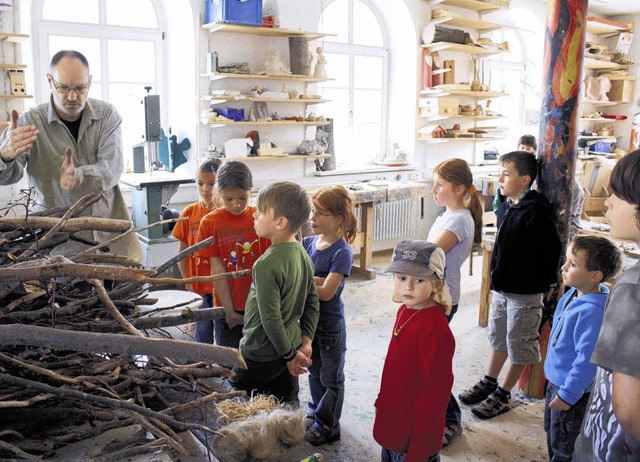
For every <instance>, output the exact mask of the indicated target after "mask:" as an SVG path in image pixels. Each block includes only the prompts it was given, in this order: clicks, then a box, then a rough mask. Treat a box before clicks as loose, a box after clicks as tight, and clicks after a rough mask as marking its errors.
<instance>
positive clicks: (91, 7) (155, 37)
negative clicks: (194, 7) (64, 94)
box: [32, 0, 166, 164]
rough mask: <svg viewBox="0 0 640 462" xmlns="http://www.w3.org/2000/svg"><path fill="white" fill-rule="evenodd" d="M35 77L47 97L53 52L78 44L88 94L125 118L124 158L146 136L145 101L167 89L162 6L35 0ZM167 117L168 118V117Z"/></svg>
mask: <svg viewBox="0 0 640 462" xmlns="http://www.w3.org/2000/svg"><path fill="white" fill-rule="evenodd" d="M32 12H33V14H32V20H33V21H34V24H37V27H35V28H34V43H37V44H38V49H37V51H36V52H35V55H36V56H35V59H34V63H35V71H36V74H35V81H36V88H37V89H38V101H46V100H47V99H48V97H49V88H48V86H47V84H46V79H45V75H46V73H47V72H48V70H49V62H50V60H51V57H52V56H53V55H54V54H55V53H56V52H57V51H59V50H62V49H73V50H77V51H80V52H81V53H83V54H84V55H85V56H86V57H87V60H88V61H89V65H90V71H91V75H92V76H93V79H92V84H91V89H90V91H89V96H90V97H93V98H97V99H103V100H106V101H109V102H110V103H112V104H113V105H114V106H115V107H116V108H117V110H118V112H119V113H120V115H121V116H122V118H123V124H122V135H123V149H124V155H125V163H126V164H130V162H131V157H132V154H131V153H132V146H133V145H135V144H138V143H140V142H142V141H144V139H143V137H144V132H145V126H144V106H143V105H142V104H141V102H142V100H143V98H144V96H145V95H146V94H147V92H146V90H145V87H151V94H159V95H160V99H161V101H162V100H163V98H162V96H163V93H164V85H163V80H162V69H163V68H164V66H163V56H164V49H163V46H164V42H163V38H164V37H163V32H162V31H163V30H164V27H163V21H162V10H161V8H160V7H159V2H158V1H157V0H135V1H131V0H108V1H107V0H46V1H44V0H35V1H34V4H33V7H32ZM165 120H166V119H165Z"/></svg>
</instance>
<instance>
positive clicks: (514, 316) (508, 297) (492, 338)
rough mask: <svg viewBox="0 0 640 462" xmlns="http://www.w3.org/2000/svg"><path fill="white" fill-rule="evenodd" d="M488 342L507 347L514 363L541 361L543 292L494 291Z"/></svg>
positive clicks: (490, 344)
mask: <svg viewBox="0 0 640 462" xmlns="http://www.w3.org/2000/svg"><path fill="white" fill-rule="evenodd" d="M491 296H492V302H491V314H490V316H489V346H490V347H491V348H492V349H494V350H498V351H506V352H507V354H508V357H509V361H511V364H514V365H525V364H535V363H537V362H539V361H540V359H541V356H540V344H539V343H538V340H539V338H540V331H539V329H540V322H541V320H542V296H543V294H525V295H522V294H510V293H506V292H496V291H495V290H494V291H492V292H491Z"/></svg>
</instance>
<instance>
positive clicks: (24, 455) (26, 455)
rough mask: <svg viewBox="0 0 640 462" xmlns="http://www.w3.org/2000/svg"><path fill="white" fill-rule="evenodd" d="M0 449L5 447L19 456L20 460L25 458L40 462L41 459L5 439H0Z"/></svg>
mask: <svg viewBox="0 0 640 462" xmlns="http://www.w3.org/2000/svg"><path fill="white" fill-rule="evenodd" d="M0 449H5V450H7V451H9V452H10V453H12V454H14V455H16V456H17V457H19V458H20V460H27V461H33V462H40V461H41V460H42V459H41V458H40V457H37V456H34V455H32V454H29V453H27V452H24V451H23V450H22V449H20V448H17V447H15V446H14V445H13V444H9V443H7V442H6V441H2V440H0Z"/></svg>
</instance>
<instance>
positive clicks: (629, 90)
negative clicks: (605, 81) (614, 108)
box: [607, 75, 636, 103]
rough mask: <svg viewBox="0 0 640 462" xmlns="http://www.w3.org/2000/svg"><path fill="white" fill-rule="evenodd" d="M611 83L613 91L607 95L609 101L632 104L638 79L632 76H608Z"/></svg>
mask: <svg viewBox="0 0 640 462" xmlns="http://www.w3.org/2000/svg"><path fill="white" fill-rule="evenodd" d="M608 77H609V80H610V81H611V90H609V92H608V93H607V96H608V97H609V101H619V102H622V103H630V102H631V101H633V91H634V87H635V83H636V78H635V77H634V76H632V75H620V76H616V75H608Z"/></svg>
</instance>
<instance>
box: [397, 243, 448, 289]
mask: <svg viewBox="0 0 640 462" xmlns="http://www.w3.org/2000/svg"><path fill="white" fill-rule="evenodd" d="M445 262H446V259H445V253H444V250H442V249H441V248H440V247H438V246H437V245H436V244H434V243H433V242H427V241H421V240H405V241H400V242H398V244H396V246H395V247H394V249H393V257H392V260H391V265H390V266H389V267H388V268H387V272H390V273H404V274H410V275H412V276H429V275H431V274H434V273H435V275H436V276H438V278H440V279H444V269H445Z"/></svg>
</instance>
